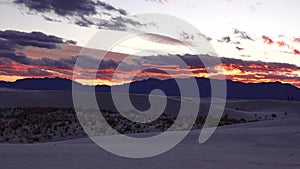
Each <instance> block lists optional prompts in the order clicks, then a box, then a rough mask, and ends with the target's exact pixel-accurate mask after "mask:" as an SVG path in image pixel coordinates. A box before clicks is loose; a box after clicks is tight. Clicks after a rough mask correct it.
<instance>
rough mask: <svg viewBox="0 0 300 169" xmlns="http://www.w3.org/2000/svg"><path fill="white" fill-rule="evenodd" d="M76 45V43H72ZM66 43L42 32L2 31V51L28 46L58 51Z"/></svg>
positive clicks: (0, 39) (0, 44)
mask: <svg viewBox="0 0 300 169" xmlns="http://www.w3.org/2000/svg"><path fill="white" fill-rule="evenodd" d="M72 42H74V43H75V41H72ZM62 43H65V42H64V41H63V39H62V38H60V37H56V36H52V35H46V34H44V33H42V32H31V33H27V32H20V31H15V30H5V31H0V51H2V52H3V51H15V50H18V49H22V48H24V47H26V46H34V47H38V48H46V49H56V48H58V47H59V44H62Z"/></svg>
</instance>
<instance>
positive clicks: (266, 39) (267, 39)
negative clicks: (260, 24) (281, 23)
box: [262, 35, 274, 45]
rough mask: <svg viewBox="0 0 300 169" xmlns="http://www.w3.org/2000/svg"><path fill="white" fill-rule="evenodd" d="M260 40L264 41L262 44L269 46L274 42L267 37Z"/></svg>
mask: <svg viewBox="0 0 300 169" xmlns="http://www.w3.org/2000/svg"><path fill="white" fill-rule="evenodd" d="M262 38H263V40H264V43H266V44H269V45H271V44H273V43H274V41H273V40H272V39H271V38H269V37H268V36H265V35H264V36H262Z"/></svg>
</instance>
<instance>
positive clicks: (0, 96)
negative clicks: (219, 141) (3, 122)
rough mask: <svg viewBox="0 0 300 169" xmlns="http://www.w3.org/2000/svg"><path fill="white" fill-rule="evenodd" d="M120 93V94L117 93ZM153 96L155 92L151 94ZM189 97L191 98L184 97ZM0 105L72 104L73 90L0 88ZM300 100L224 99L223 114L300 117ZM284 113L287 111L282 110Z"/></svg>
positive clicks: (205, 101)
mask: <svg viewBox="0 0 300 169" xmlns="http://www.w3.org/2000/svg"><path fill="white" fill-rule="evenodd" d="M120 95H121V94H120ZM97 97H100V98H102V99H101V101H100V102H101V108H103V109H110V110H114V107H113V105H112V104H111V102H109V101H108V100H109V94H108V93H97ZM131 97H132V100H133V101H134V102H135V103H136V105H138V106H140V107H145V100H148V96H144V95H131ZM154 97H156V96H154ZM169 100H170V104H171V106H169V108H168V110H167V112H170V113H172V112H177V110H178V106H177V105H178V104H180V103H179V102H180V100H179V99H178V98H176V97H169ZM186 101H191V102H193V101H192V100H186ZM209 106H210V98H202V99H201V105H200V113H199V114H200V115H203V116H205V115H206V114H207V112H208V109H209ZM0 107H1V108H5V107H59V108H70V107H73V101H72V92H69V91H36V90H6V89H1V90H0ZM299 110H300V101H293V102H289V101H278V100H227V103H226V108H225V111H224V115H226V114H227V115H228V117H229V118H244V119H247V120H255V119H258V118H260V119H262V120H263V119H265V118H266V117H265V116H268V117H267V119H270V118H271V115H272V114H276V117H277V118H286V117H289V118H291V117H295V118H296V117H297V118H298V117H300V114H299V113H298V112H299ZM285 113H286V114H285Z"/></svg>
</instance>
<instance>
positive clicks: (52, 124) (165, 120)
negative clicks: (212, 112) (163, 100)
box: [0, 107, 249, 143]
mask: <svg viewBox="0 0 300 169" xmlns="http://www.w3.org/2000/svg"><path fill="white" fill-rule="evenodd" d="M101 111H102V114H103V116H104V117H105V120H106V121H107V122H108V123H109V125H110V126H111V127H113V128H114V129H115V130H117V131H118V132H119V133H122V134H133V133H146V132H163V131H165V130H167V129H170V130H172V131H177V130H186V126H185V123H187V122H190V120H191V119H189V117H186V119H185V120H184V121H182V122H181V124H182V125H181V126H180V127H179V128H172V127H171V126H172V124H173V123H174V120H176V118H174V117H169V116H167V115H165V114H162V115H161V116H160V117H159V118H158V119H156V120H154V121H152V122H149V123H137V122H131V121H130V120H128V119H126V118H124V117H123V116H121V115H120V114H119V113H117V112H112V111H110V110H101ZM92 114H93V113H91V114H86V113H85V114H84V115H82V116H81V119H84V118H86V117H85V116H87V115H92ZM79 115H80V114H79ZM94 119H95V120H93V121H87V122H88V123H90V124H91V125H93V126H95V128H94V130H95V132H99V131H100V132H101V133H102V134H103V135H110V134H111V132H110V131H109V130H108V129H107V128H105V127H103V125H101V123H103V122H102V121H101V120H96V119H97V118H96V117H95V118H94ZM205 120H206V117H201V116H199V117H198V118H197V119H196V122H195V123H194V126H193V129H200V128H202V127H203V124H204V122H205ZM246 122H249V121H247V120H245V119H231V118H228V117H227V116H226V115H225V116H224V117H223V118H222V119H221V121H220V123H219V126H223V125H231V124H237V123H246ZM86 136H87V135H86V134H85V132H84V130H83V128H82V127H81V125H80V123H79V121H78V118H77V115H76V113H75V110H74V109H72V108H51V107H48V108H39V107H32V108H1V109H0V142H7V143H34V142H48V141H58V140H65V139H73V138H81V137H86Z"/></svg>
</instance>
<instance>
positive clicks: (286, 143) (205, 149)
mask: <svg viewBox="0 0 300 169" xmlns="http://www.w3.org/2000/svg"><path fill="white" fill-rule="evenodd" d="M199 133H200V131H199V130H195V131H192V132H191V133H190V134H189V135H188V137H187V138H186V139H185V140H184V141H183V142H182V143H181V144H179V145H178V146H177V147H175V148H174V149H172V150H170V151H169V152H167V153H165V154H163V155H160V156H156V157H153V158H148V159H126V158H121V157H117V156H114V155H112V154H110V153H108V152H105V151H104V150H102V149H101V148H99V147H98V146H96V145H95V144H94V143H92V142H91V141H90V140H89V139H87V138H86V139H76V140H68V141H62V142H51V143H43V144H0V164H1V168H5V169H16V168H23V169H40V168H43V169H54V168H55V169H82V168H85V169H95V168H102V169H104V168H109V169H110V168H122V169H127V168H128V169H140V168H144V169H150V168H156V169H166V168H170V169H185V168H204V169H216V168H217V169H235V168H238V169H240V168H242V169H258V168H259V169H270V168H272V169H298V168H300V161H299V159H300V144H299V143H300V119H298V118H291V119H284V120H273V121H264V122H255V123H248V124H238V125H232V126H226V127H219V128H218V129H217V131H216V133H215V134H214V135H213V137H211V138H210V139H209V140H208V141H207V142H206V143H204V144H201V145H200V144H199V143H198V142H197V140H198V136H199ZM166 141H167V140H166ZM116 144H120V142H118V143H116ZM121 144H126V143H125V142H124V143H121Z"/></svg>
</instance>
